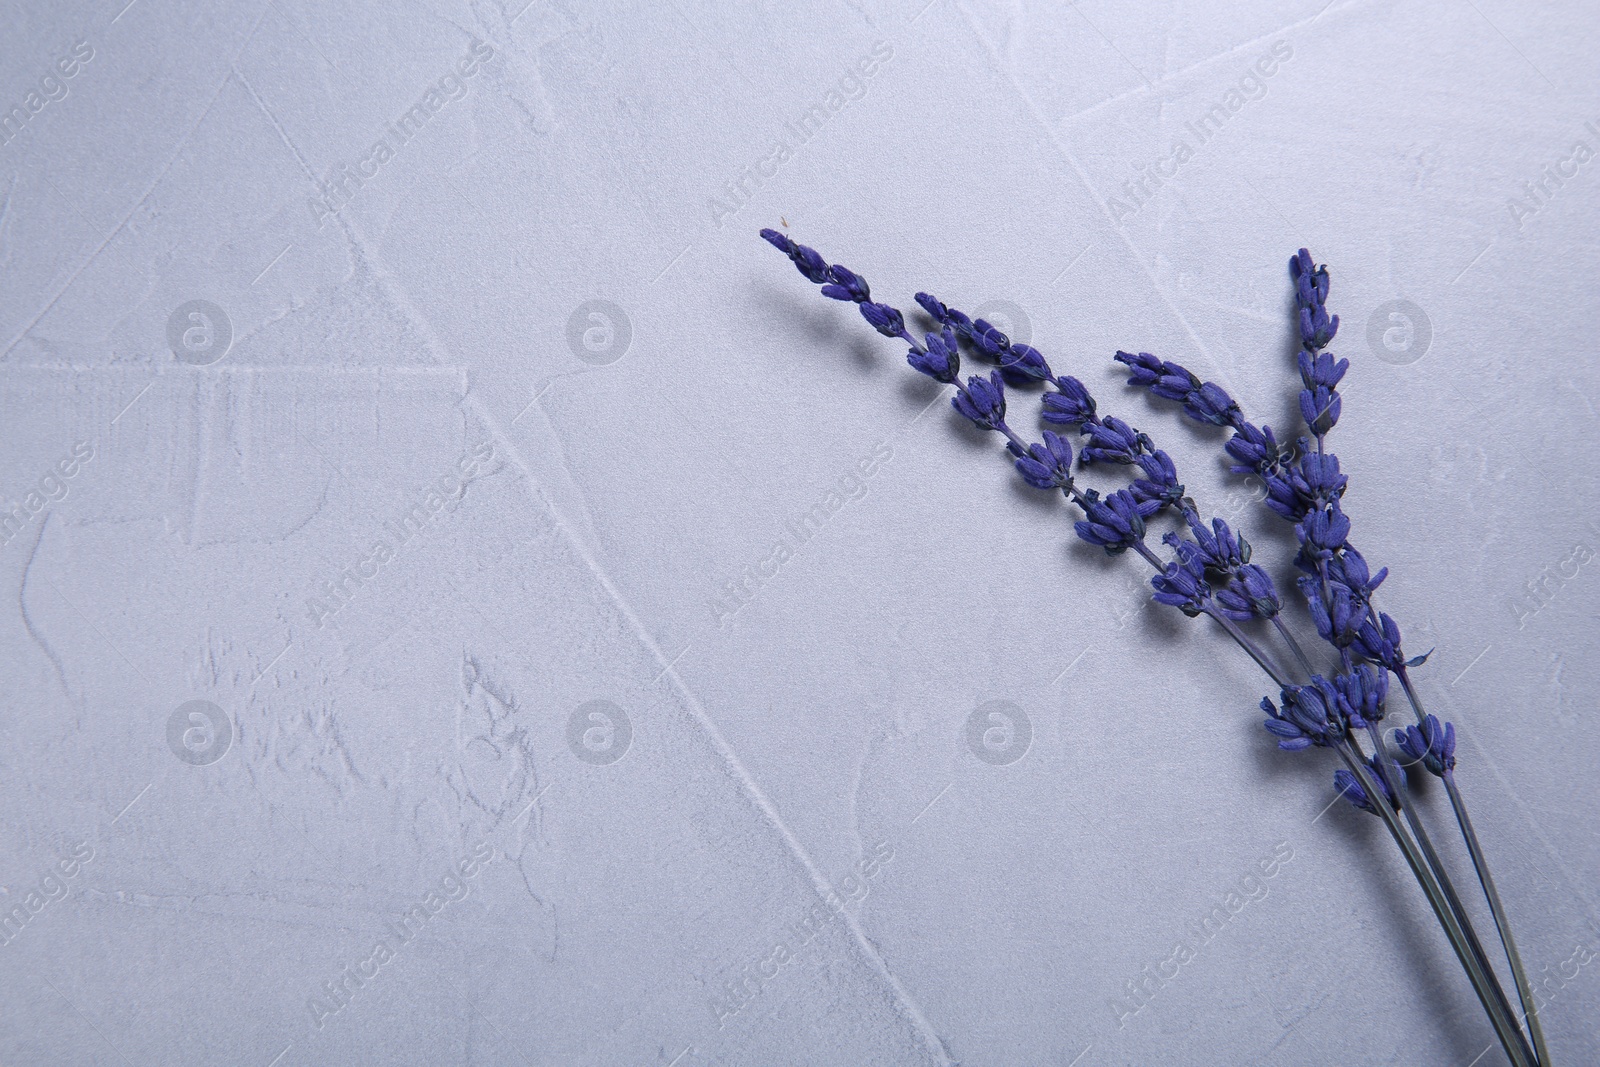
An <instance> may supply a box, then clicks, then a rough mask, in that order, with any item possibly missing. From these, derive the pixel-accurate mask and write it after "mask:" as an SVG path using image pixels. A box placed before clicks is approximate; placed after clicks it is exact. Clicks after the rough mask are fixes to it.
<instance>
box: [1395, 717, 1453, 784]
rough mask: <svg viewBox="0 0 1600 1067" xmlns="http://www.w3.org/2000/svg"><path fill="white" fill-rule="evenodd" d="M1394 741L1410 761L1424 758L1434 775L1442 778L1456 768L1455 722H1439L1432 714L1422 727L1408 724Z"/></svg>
mask: <svg viewBox="0 0 1600 1067" xmlns="http://www.w3.org/2000/svg"><path fill="white" fill-rule="evenodd" d="M1394 743H1395V745H1396V747H1398V748H1399V749H1400V751H1401V752H1403V753H1404V754H1405V756H1406V759H1408V760H1409V761H1410V762H1412V763H1415V762H1417V761H1418V760H1421V761H1422V765H1423V766H1424V767H1426V768H1427V769H1428V771H1429V773H1431V774H1435V775H1437V776H1439V777H1441V778H1443V777H1444V776H1445V774H1447V773H1448V772H1450V771H1453V770H1455V767H1456V728H1455V724H1454V723H1448V722H1447V723H1445V724H1444V725H1443V726H1440V725H1439V720H1438V718H1437V717H1435V716H1433V715H1429V716H1427V717H1425V718H1424V719H1423V720H1422V724H1421V726H1420V727H1417V726H1407V727H1406V728H1405V729H1403V730H1396V731H1395V732H1394Z"/></svg>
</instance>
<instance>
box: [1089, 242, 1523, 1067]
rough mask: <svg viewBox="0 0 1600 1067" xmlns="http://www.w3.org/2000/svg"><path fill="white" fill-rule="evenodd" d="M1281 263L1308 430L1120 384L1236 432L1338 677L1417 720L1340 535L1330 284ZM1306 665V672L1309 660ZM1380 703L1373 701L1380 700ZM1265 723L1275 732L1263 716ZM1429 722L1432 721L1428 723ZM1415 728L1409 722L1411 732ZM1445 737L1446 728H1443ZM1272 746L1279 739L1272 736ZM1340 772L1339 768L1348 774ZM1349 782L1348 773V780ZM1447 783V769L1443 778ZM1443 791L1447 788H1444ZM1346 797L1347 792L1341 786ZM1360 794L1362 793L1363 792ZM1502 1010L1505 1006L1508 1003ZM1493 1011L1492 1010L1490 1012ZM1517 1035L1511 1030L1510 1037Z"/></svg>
mask: <svg viewBox="0 0 1600 1067" xmlns="http://www.w3.org/2000/svg"><path fill="white" fill-rule="evenodd" d="M1289 271H1290V276H1291V279H1292V280H1293V282H1294V286H1295V303H1296V311H1297V326H1298V328H1299V333H1300V342H1301V346H1300V352H1299V353H1298V355H1297V360H1296V362H1297V364H1298V368H1299V371H1300V377H1301V384H1302V389H1301V392H1300V397H1299V407H1300V414H1301V417H1302V418H1303V419H1304V420H1305V422H1306V425H1307V428H1308V429H1309V430H1310V431H1311V434H1312V435H1313V438H1314V442H1315V444H1314V450H1313V445H1312V442H1311V440H1308V439H1307V438H1304V437H1302V438H1300V439H1299V440H1298V441H1296V442H1295V444H1294V445H1293V446H1291V447H1289V448H1285V447H1283V446H1282V445H1280V444H1279V443H1278V440H1277V437H1276V435H1275V434H1274V433H1273V431H1272V429H1271V427H1266V426H1263V427H1259V428H1258V427H1256V426H1254V425H1253V424H1251V423H1250V422H1248V421H1247V420H1246V419H1245V417H1244V415H1243V412H1242V410H1241V409H1240V407H1239V405H1238V404H1236V403H1235V402H1234V401H1233V399H1232V398H1231V397H1229V396H1228V394H1227V392H1226V391H1225V390H1223V389H1222V388H1221V387H1220V386H1217V385H1216V384H1215V383H1211V382H1202V381H1201V380H1200V379H1199V378H1198V377H1197V376H1195V375H1194V374H1192V373H1191V372H1189V371H1188V370H1187V369H1186V368H1184V367H1182V366H1180V365H1178V364H1176V363H1171V362H1169V361H1165V360H1161V359H1158V358H1156V357H1155V356H1152V355H1150V354H1149V353H1139V354H1137V355H1133V354H1130V353H1126V352H1119V353H1118V354H1117V356H1116V358H1117V360H1118V362H1121V363H1123V364H1125V365H1126V366H1127V367H1128V368H1129V379H1128V380H1129V382H1130V384H1133V385H1136V386H1140V387H1143V388H1146V389H1149V390H1150V391H1151V392H1152V393H1154V394H1155V395H1156V396H1159V397H1161V398H1163V399H1167V400H1173V401H1178V402H1180V403H1182V405H1183V409H1184V413H1185V414H1186V415H1188V416H1189V417H1190V418H1192V419H1195V420H1196V421H1199V422H1203V423H1208V424H1211V425H1216V426H1227V427H1230V428H1231V429H1232V430H1233V431H1234V433H1233V436H1232V438H1231V439H1230V440H1229V441H1228V442H1227V445H1226V450H1227V452H1228V454H1229V455H1230V456H1231V457H1232V458H1233V459H1234V460H1235V463H1234V466H1233V470H1234V472H1235V473H1239V474H1254V475H1257V476H1259V477H1260V478H1262V480H1263V481H1264V483H1265V484H1266V487H1267V497H1266V504H1267V506H1268V507H1269V508H1270V509H1271V510H1272V511H1274V512H1275V513H1276V514H1278V515H1279V516H1280V517H1282V518H1284V519H1286V520H1288V521H1290V522H1292V523H1294V524H1295V535H1296V538H1297V540H1298V541H1299V543H1300V553H1299V556H1298V557H1297V559H1296V565H1297V566H1299V567H1300V568H1301V569H1302V570H1303V571H1306V572H1307V576H1306V577H1304V578H1302V579H1301V580H1300V582H1299V585H1300V588H1301V590H1302V592H1303V594H1304V595H1305V597H1306V600H1307V604H1308V607H1309V610H1310V613H1311V617H1312V620H1313V623H1314V624H1315V625H1316V628H1317V632H1318V634H1319V636H1321V637H1322V638H1323V639H1324V640H1326V641H1328V642H1329V643H1330V644H1331V645H1333V646H1334V648H1335V649H1336V650H1337V651H1338V653H1339V656H1340V661H1341V664H1342V666H1343V673H1342V674H1341V675H1340V676H1339V677H1340V678H1351V677H1352V670H1353V666H1354V663H1355V662H1356V660H1357V658H1359V659H1360V660H1364V661H1367V662H1370V663H1374V664H1378V665H1380V666H1381V667H1382V668H1383V672H1384V677H1385V678H1386V677H1387V674H1388V672H1390V671H1393V672H1394V673H1395V674H1396V676H1397V677H1399V678H1400V680H1401V682H1402V685H1403V687H1404V689H1405V691H1406V695H1407V698H1408V700H1409V702H1410V703H1411V706H1412V709H1413V712H1414V713H1415V715H1416V717H1417V719H1418V722H1419V723H1420V724H1422V725H1423V726H1424V728H1426V726H1427V720H1428V719H1431V718H1432V717H1431V716H1427V717H1425V715H1424V712H1423V709H1422V705H1421V701H1420V700H1419V699H1418V698H1417V696H1416V693H1415V690H1414V688H1413V687H1412V686H1411V684H1410V680H1409V677H1408V676H1407V673H1406V671H1407V668H1408V667H1411V666H1415V665H1416V664H1418V663H1420V662H1422V661H1423V660H1424V659H1426V658H1427V657H1426V654H1424V655H1422V656H1418V657H1415V658H1413V659H1407V658H1406V655H1405V653H1404V651H1403V649H1402V645H1401V635H1400V629H1399V626H1398V625H1397V624H1396V623H1395V621H1394V620H1393V619H1392V618H1390V617H1389V616H1388V615H1387V614H1385V613H1382V612H1379V611H1377V610H1376V609H1375V608H1374V607H1373V604H1372V593H1373V591H1374V590H1376V589H1377V587H1378V586H1379V585H1380V584H1381V583H1382V582H1383V580H1384V577H1385V576H1386V575H1387V573H1388V572H1387V569H1382V570H1380V571H1379V572H1378V573H1377V574H1376V575H1375V576H1374V575H1372V574H1371V573H1370V571H1369V570H1368V567H1367V564H1366V561H1365V559H1364V558H1363V557H1362V556H1361V554H1360V553H1359V552H1358V551H1356V549H1355V548H1354V546H1352V545H1351V544H1350V542H1349V533H1350V520H1349V518H1348V517H1347V516H1346V515H1345V514H1344V513H1343V511H1342V508H1341V503H1340V501H1341V498H1342V496H1343V494H1344V490H1345V487H1346V485H1347V482H1348V479H1347V478H1346V476H1345V475H1344V474H1343V473H1342V472H1341V471H1340V469H1339V462H1338V457H1337V456H1334V455H1333V454H1332V453H1329V452H1328V451H1327V449H1326V436H1327V434H1328V433H1329V432H1330V431H1331V430H1332V429H1333V428H1334V426H1335V425H1337V423H1338V419H1339V415H1340V414H1341V411H1342V406H1343V405H1342V399H1341V397H1340V395H1339V392H1338V385H1339V383H1340V381H1341V380H1342V379H1343V377H1344V374H1345V372H1346V370H1347V369H1348V367H1349V361H1348V360H1343V359H1339V360H1336V359H1335V358H1334V357H1333V356H1332V355H1331V354H1330V353H1328V352H1326V351H1324V349H1326V347H1327V346H1328V344H1329V343H1330V342H1332V340H1333V339H1334V337H1335V336H1336V334H1337V332H1338V327H1339V319H1338V316H1337V315H1329V314H1328V312H1327V308H1326V301H1327V298H1328V291H1329V278H1328V272H1327V269H1326V268H1325V267H1321V266H1317V265H1315V263H1314V261H1313V260H1312V258H1311V255H1310V253H1309V252H1308V251H1307V250H1305V249H1300V251H1299V252H1298V253H1297V254H1296V255H1295V256H1294V257H1293V258H1292V259H1291V260H1290V262H1289ZM1308 669H1309V668H1308ZM1380 706H1381V705H1380ZM1274 721H1276V720H1269V722H1268V727H1269V729H1273V730H1274V731H1275V732H1276V730H1277V729H1278V728H1277V727H1274V725H1273V722H1274ZM1434 722H1435V724H1436V723H1437V720H1434ZM1413 729H1415V728H1413ZM1365 732H1367V733H1368V735H1369V737H1370V738H1371V740H1372V743H1373V747H1374V756H1373V762H1372V764H1371V765H1370V769H1372V770H1374V771H1375V772H1376V773H1377V776H1378V779H1377V780H1378V783H1379V784H1380V785H1381V786H1382V787H1383V789H1384V790H1385V792H1386V794H1388V795H1392V796H1393V797H1394V799H1395V802H1396V805H1397V806H1401V807H1402V808H1403V810H1404V812H1405V815H1406V818H1407V822H1408V823H1409V824H1410V825H1411V826H1412V828H1413V832H1414V833H1415V834H1416V835H1417V840H1418V843H1419V844H1420V846H1421V848H1422V850H1423V851H1424V853H1425V855H1426V858H1427V859H1428V861H1429V864H1430V866H1431V867H1432V868H1433V870H1434V871H1435V872H1436V874H1437V875H1438V879H1439V882H1440V884H1441V888H1442V889H1443V891H1444V892H1445V894H1446V896H1447V898H1448V903H1449V904H1450V905H1451V909H1452V911H1453V912H1454V913H1455V915H1456V917H1457V919H1458V920H1459V923H1460V926H1461V928H1462V930H1463V932H1464V933H1465V934H1466V936H1467V939H1468V941H1469V942H1470V947H1471V948H1472V950H1473V953H1474V955H1475V956H1476V957H1477V958H1478V961H1479V963H1480V965H1481V967H1482V969H1483V970H1484V971H1485V972H1486V975H1487V977H1488V979H1489V981H1490V983H1491V984H1492V985H1493V986H1494V987H1495V990H1496V992H1497V993H1499V999H1500V1000H1501V1001H1504V994H1503V992H1500V991H1499V988H1498V987H1499V983H1498V981H1497V980H1496V979H1495V977H1494V973H1493V970H1492V968H1490V967H1489V965H1488V962H1487V955H1486V953H1484V952H1483V949H1482V946H1481V944H1480V943H1479V941H1478V938H1477V935H1476V932H1475V931H1474V930H1473V929H1472V926H1471V920H1470V917H1469V916H1468V915H1467V913H1466V911H1465V909H1464V908H1463V907H1462V905H1461V903H1460V900H1459V898H1458V897H1457V895H1456V893H1455V890H1454V888H1453V886H1452V885H1451V883H1450V880H1449V876H1448V872H1447V871H1446V870H1445V869H1444V867H1443V864H1442V863H1441V862H1440V861H1439V859H1438V856H1437V853H1436V850H1435V849H1434V848H1433V845H1432V842H1431V841H1430V840H1429V838H1428V835H1427V832H1426V829H1425V828H1424V827H1423V825H1422V823H1421V821H1420V820H1419V819H1418V818H1417V817H1416V815H1415V813H1414V811H1413V806H1412V805H1410V804H1407V803H1404V800H1403V798H1404V794H1405V792H1406V784H1405V776H1404V774H1403V773H1402V772H1401V771H1400V769H1399V767H1398V764H1396V763H1395V761H1394V760H1393V758H1392V757H1391V756H1390V755H1389V754H1388V752H1387V749H1386V747H1385V745H1384V741H1383V738H1382V737H1381V735H1380V734H1379V732H1378V731H1377V729H1376V727H1375V725H1371V724H1369V725H1368V727H1367V728H1366V730H1365ZM1449 735H1450V737H1451V738H1452V741H1453V738H1454V727H1449ZM1280 743H1281V742H1280ZM1351 773H1352V772H1350V771H1346V772H1343V774H1344V778H1345V779H1351ZM1351 780H1353V779H1351ZM1451 783H1452V784H1453V777H1452V779H1451ZM1447 788H1448V786H1447ZM1341 792H1343V793H1344V794H1345V795H1346V796H1347V797H1349V798H1350V799H1351V800H1352V802H1355V799H1356V794H1355V793H1353V792H1351V791H1350V790H1345V789H1342V788H1341ZM1450 793H1451V803H1452V808H1454V810H1455V814H1456V819H1457V822H1458V824H1459V825H1460V828H1461V831H1462V834H1463V837H1464V839H1466V843H1467V846H1468V850H1469V853H1470V854H1471V855H1472V859H1473V865H1474V868H1475V871H1476V873H1477V875H1478V879H1479V881H1480V883H1481V884H1482V886H1483V889H1484V892H1485V895H1486V897H1487V898H1488V900H1489V903H1490V908H1491V911H1492V912H1493V913H1494V918H1495V924H1496V927H1497V928H1498V930H1499V932H1500V936H1501V940H1502V943H1503V945H1504V947H1505V949H1506V954H1507V958H1508V960H1509V962H1510V964H1511V967H1512V973H1513V976H1514V977H1515V979H1516V984H1517V990H1518V993H1519V996H1520V999H1521V1000H1522V1002H1523V1005H1524V1009H1525V1016H1526V1018H1527V1019H1528V1023H1529V1031H1530V1035H1531V1036H1532V1038H1533V1045H1534V1048H1535V1049H1536V1050H1537V1054H1538V1057H1539V1059H1540V1060H1541V1061H1542V1062H1547V1061H1548V1054H1547V1052H1546V1050H1545V1048H1544V1043H1543V1036H1542V1034H1541V1033H1540V1032H1539V1025H1538V1020H1537V1013H1536V1011H1535V1009H1534V1003H1533V999H1532V996H1531V992H1530V989H1529V987H1528V984H1527V980H1526V976H1525V973H1524V971H1523V968H1522V964H1521V960H1520V958H1519V957H1518V955H1517V953H1516V950H1515V946H1514V944H1513V942H1512V941H1511V939H1510V937H1509V923H1507V921H1506V919H1505V916H1504V912H1503V909H1502V908H1501V907H1500V904H1499V900H1498V895H1497V893H1496V892H1495V890H1494V888H1493V881H1492V879H1491V878H1490V876H1489V873H1488V868H1487V864H1486V863H1484V862H1483V859H1482V855H1481V850H1480V849H1479V848H1478V846H1477V841H1476V838H1475V835H1473V834H1472V833H1471V821H1470V819H1469V818H1468V816H1467V813H1466V809H1465V805H1464V804H1463V803H1461V801H1460V797H1459V792H1458V791H1456V790H1454V789H1451V790H1450ZM1361 795H1362V796H1366V795H1367V794H1361ZM1358 806H1360V807H1362V808H1363V810H1366V811H1369V812H1373V813H1374V814H1376V813H1377V808H1375V807H1374V806H1373V805H1372V804H1370V803H1365V804H1358ZM1507 1011H1508V1013H1509V1007H1507ZM1491 1014H1493V1013H1491ZM1518 1036H1519V1038H1520V1031H1519V1034H1518Z"/></svg>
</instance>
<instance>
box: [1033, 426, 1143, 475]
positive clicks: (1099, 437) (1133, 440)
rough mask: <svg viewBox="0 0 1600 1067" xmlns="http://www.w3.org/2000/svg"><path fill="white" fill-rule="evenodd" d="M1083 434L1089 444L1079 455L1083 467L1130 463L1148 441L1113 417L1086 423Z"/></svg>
mask: <svg viewBox="0 0 1600 1067" xmlns="http://www.w3.org/2000/svg"><path fill="white" fill-rule="evenodd" d="M1047 418H1048V416H1047ZM1050 421H1055V420H1050ZM1083 432H1084V433H1085V434H1087V435H1088V437H1089V443H1088V444H1086V445H1084V446H1083V449H1082V453H1081V454H1082V457H1083V459H1082V463H1083V464H1084V466H1088V465H1089V464H1091V463H1132V462H1133V461H1134V459H1135V458H1136V457H1137V456H1138V455H1139V453H1140V452H1142V451H1144V450H1145V448H1146V446H1147V443H1148V441H1149V439H1148V438H1146V437H1145V436H1144V435H1143V434H1141V433H1140V432H1139V431H1138V430H1135V429H1134V428H1133V427H1132V426H1129V425H1128V424H1127V423H1125V422H1123V421H1122V420H1121V419H1119V418H1117V417H1116V416H1114V415H1113V416H1110V417H1108V418H1106V419H1102V420H1101V421H1099V422H1091V423H1086V424H1085V425H1084V427H1083Z"/></svg>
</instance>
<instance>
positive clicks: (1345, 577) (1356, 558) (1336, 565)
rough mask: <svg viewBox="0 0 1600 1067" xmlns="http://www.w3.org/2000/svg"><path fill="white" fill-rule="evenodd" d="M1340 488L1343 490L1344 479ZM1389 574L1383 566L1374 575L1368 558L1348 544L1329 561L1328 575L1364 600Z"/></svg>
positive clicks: (1368, 597) (1369, 596) (1387, 569)
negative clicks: (1369, 566)
mask: <svg viewBox="0 0 1600 1067" xmlns="http://www.w3.org/2000/svg"><path fill="white" fill-rule="evenodd" d="M1329 458H1332V457H1329ZM1340 489H1341V491H1342V490H1343V481H1342V479H1341V482H1340ZM1388 576H1389V568H1388V567H1384V568H1382V569H1381V570H1379V571H1378V573H1377V574H1376V575H1374V574H1373V573H1372V572H1371V571H1370V570H1369V569H1368V567H1367V561H1366V558H1365V557H1364V556H1362V555H1361V553H1360V552H1357V551H1356V550H1355V549H1353V548H1350V547H1349V546H1348V545H1347V546H1346V547H1345V550H1344V551H1343V552H1341V553H1340V554H1339V555H1337V556H1335V557H1334V558H1333V559H1332V560H1330V561H1329V563H1328V577H1329V578H1330V579H1331V580H1333V581H1336V582H1338V583H1340V584H1341V585H1346V586H1349V588H1350V592H1351V593H1352V594H1353V595H1354V596H1355V597H1356V598H1357V599H1358V600H1361V601H1363V602H1364V601H1366V600H1368V599H1370V598H1371V596H1372V592H1373V590H1375V589H1377V588H1378V586H1380V585H1382V584H1383V580H1384V579H1385V578H1387V577H1388Z"/></svg>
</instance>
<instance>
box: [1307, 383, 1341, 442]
mask: <svg viewBox="0 0 1600 1067" xmlns="http://www.w3.org/2000/svg"><path fill="white" fill-rule="evenodd" d="M1343 406H1344V402H1343V400H1342V399H1341V398H1340V396H1339V394H1338V393H1336V392H1334V391H1333V390H1332V389H1329V388H1327V387H1326V386H1321V385H1319V386H1317V387H1316V388H1315V389H1302V390H1300V417H1301V418H1303V419H1305V420H1306V425H1307V426H1309V427H1311V432H1312V433H1314V434H1316V435H1317V436H1318V437H1321V436H1323V435H1324V434H1326V433H1327V432H1328V431H1329V430H1331V429H1333V427H1334V425H1335V424H1336V423H1338V421H1339V411H1340V409H1341V408H1342V407H1343Z"/></svg>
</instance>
